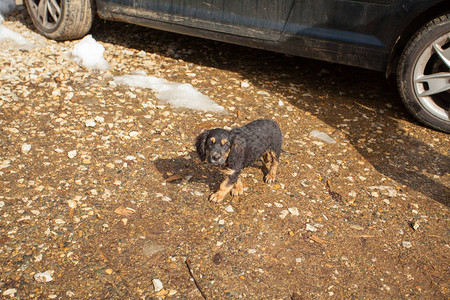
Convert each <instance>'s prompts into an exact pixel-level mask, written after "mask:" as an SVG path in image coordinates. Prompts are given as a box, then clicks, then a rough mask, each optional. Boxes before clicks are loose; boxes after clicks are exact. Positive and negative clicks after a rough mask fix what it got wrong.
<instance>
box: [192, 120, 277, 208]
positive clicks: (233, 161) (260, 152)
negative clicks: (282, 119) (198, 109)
mask: <svg viewBox="0 0 450 300" xmlns="http://www.w3.org/2000/svg"><path fill="white" fill-rule="evenodd" d="M282 143H283V137H282V133H281V129H280V127H279V126H278V124H277V123H276V122H275V121H272V120H267V119H259V120H256V121H253V122H250V123H248V124H247V125H244V126H242V127H239V128H235V129H233V130H231V131H228V130H225V129H221V128H215V129H210V130H205V131H203V132H202V133H201V134H200V135H199V136H198V137H197V139H196V142H195V146H196V148H197V153H198V155H199V157H200V159H201V160H202V161H205V160H206V161H207V162H209V163H212V164H214V165H219V166H221V167H222V172H223V173H225V174H226V175H228V177H227V178H226V179H225V180H224V181H223V182H222V184H221V185H220V189H219V190H218V191H217V192H215V193H214V194H212V195H211V197H210V200H211V201H213V202H220V201H222V200H223V198H224V197H225V195H226V194H227V193H228V192H230V191H231V194H232V195H233V196H236V195H242V194H243V192H244V188H243V186H242V182H241V179H240V178H239V174H240V173H241V170H242V169H243V168H245V167H247V166H249V165H250V164H251V163H252V162H254V161H255V160H256V159H258V158H260V157H261V159H262V161H263V162H264V164H265V165H266V168H267V170H268V173H267V175H266V176H265V178H264V180H265V182H267V183H271V182H274V181H275V176H276V173H277V168H278V159H279V157H280V153H281V146H282Z"/></svg>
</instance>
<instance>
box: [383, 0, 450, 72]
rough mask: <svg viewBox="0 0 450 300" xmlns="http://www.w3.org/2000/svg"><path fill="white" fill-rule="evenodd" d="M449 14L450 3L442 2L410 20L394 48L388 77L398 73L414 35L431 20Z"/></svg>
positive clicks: (390, 57) (389, 62)
mask: <svg viewBox="0 0 450 300" xmlns="http://www.w3.org/2000/svg"><path fill="white" fill-rule="evenodd" d="M448 13H450V8H449V7H448V2H447V1H442V2H440V3H438V4H436V5H434V6H432V7H430V8H428V9H427V10H425V11H424V12H422V13H421V14H419V15H418V16H416V17H415V18H413V19H411V20H410V22H409V23H408V24H407V26H406V27H405V29H404V30H403V31H402V32H401V34H400V35H399V36H398V38H397V40H396V42H395V43H394V45H393V47H392V50H391V54H390V56H389V61H388V64H387V68H386V77H389V75H390V74H391V73H394V74H396V73H397V67H398V61H399V59H400V56H401V55H402V53H403V50H404V49H405V47H406V45H407V44H408V42H409V40H410V39H411V38H412V37H413V36H414V34H415V33H416V32H417V31H418V30H419V29H420V28H422V27H423V26H425V25H426V24H427V23H428V22H430V21H431V20H433V19H435V18H437V17H439V16H442V15H445V14H448Z"/></svg>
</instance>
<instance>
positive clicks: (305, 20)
mask: <svg viewBox="0 0 450 300" xmlns="http://www.w3.org/2000/svg"><path fill="white" fill-rule="evenodd" d="M413 1H424V0H413ZM399 2H400V1H399V0H297V1H295V4H294V6H293V8H292V11H291V13H290V16H289V19H288V22H287V24H286V26H285V28H284V30H283V33H282V36H281V38H280V40H279V41H280V43H282V44H283V47H284V49H283V50H284V51H285V52H288V53H292V54H294V55H300V56H305V57H311V58H315V59H320V60H326V61H330V62H338V63H342V64H349V65H354V66H360V67H365V68H369V69H377V70H385V68H386V64H387V60H388V57H389V48H390V46H391V44H392V36H393V34H392V33H393V32H392V31H393V30H396V29H397V28H396V27H395V26H393V20H395V19H396V18H399V17H398V16H399V15H400V14H401V13H402V12H401V9H400V8H399V5H398V3H399Z"/></svg>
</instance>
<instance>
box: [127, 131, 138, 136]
mask: <svg viewBox="0 0 450 300" xmlns="http://www.w3.org/2000/svg"><path fill="white" fill-rule="evenodd" d="M128 135H129V136H130V137H135V136H138V135H139V132H137V131H132V132H130V133H129V134H128Z"/></svg>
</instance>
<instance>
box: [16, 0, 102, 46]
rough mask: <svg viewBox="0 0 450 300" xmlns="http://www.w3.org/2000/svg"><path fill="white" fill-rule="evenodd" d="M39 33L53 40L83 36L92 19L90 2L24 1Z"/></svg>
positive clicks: (86, 0)
mask: <svg viewBox="0 0 450 300" xmlns="http://www.w3.org/2000/svg"><path fill="white" fill-rule="evenodd" d="M25 4H26V7H27V10H28V14H29V15H30V17H31V20H32V21H33V24H34V25H35V26H36V28H37V30H38V31H39V33H41V34H42V35H44V36H46V37H47V38H50V39H54V40H60V41H62V40H72V39H78V38H81V37H83V36H85V35H86V34H87V33H88V32H89V30H90V29H91V26H92V22H93V19H94V10H93V3H92V0H25Z"/></svg>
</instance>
